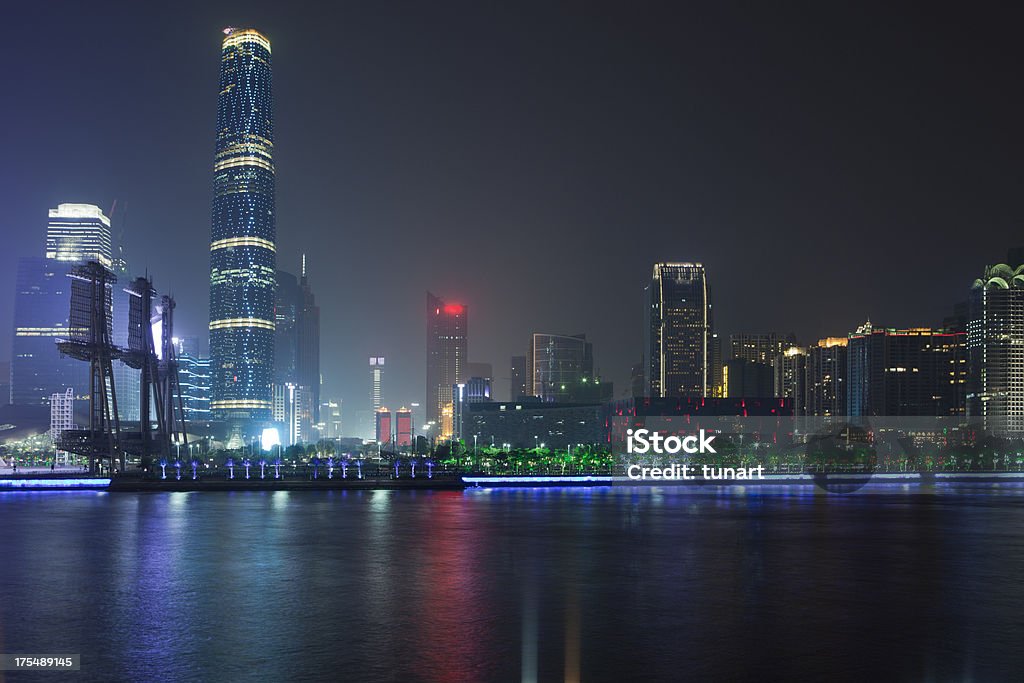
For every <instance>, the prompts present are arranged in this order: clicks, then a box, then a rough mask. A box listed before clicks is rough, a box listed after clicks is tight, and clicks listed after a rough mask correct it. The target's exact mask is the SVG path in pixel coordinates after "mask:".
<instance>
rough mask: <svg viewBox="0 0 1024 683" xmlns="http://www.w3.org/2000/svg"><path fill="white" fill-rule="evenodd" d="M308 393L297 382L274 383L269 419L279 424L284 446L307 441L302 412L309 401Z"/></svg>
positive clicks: (308, 438) (305, 424)
mask: <svg viewBox="0 0 1024 683" xmlns="http://www.w3.org/2000/svg"><path fill="white" fill-rule="evenodd" d="M309 401H310V398H309V393H308V392H307V391H305V390H304V388H303V387H300V386H299V385H297V384H275V385H274V388H273V402H272V404H271V405H272V409H271V419H273V421H274V422H275V423H277V424H278V425H279V433H280V438H281V443H282V444H283V445H285V446H292V445H295V444H302V443H307V442H308V441H309V440H310V434H309V433H308V432H304V431H303V429H308V427H307V423H306V421H305V420H304V419H303V413H304V412H305V411H306V406H307V404H308V403H309Z"/></svg>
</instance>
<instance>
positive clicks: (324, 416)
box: [320, 399, 342, 439]
mask: <svg viewBox="0 0 1024 683" xmlns="http://www.w3.org/2000/svg"><path fill="white" fill-rule="evenodd" d="M320 422H321V423H322V424H323V434H322V436H324V437H326V438H328V439H340V438H341V437H342V431H341V426H342V425H341V399H338V400H337V401H335V400H330V399H328V400H326V401H324V402H323V403H321V404H320Z"/></svg>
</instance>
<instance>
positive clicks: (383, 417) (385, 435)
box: [374, 407, 391, 446]
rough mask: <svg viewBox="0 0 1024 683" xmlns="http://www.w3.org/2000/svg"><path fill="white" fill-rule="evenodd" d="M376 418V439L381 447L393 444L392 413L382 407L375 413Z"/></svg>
mask: <svg viewBox="0 0 1024 683" xmlns="http://www.w3.org/2000/svg"><path fill="white" fill-rule="evenodd" d="M374 415H375V416H376V430H375V434H376V439H377V443H378V444H380V445H381V446H387V445H389V444H390V443H391V411H390V410H388V409H387V408H384V407H381V408H378V409H377V410H376V412H375V413H374Z"/></svg>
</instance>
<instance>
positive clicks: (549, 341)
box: [526, 333, 595, 403]
mask: <svg viewBox="0 0 1024 683" xmlns="http://www.w3.org/2000/svg"><path fill="white" fill-rule="evenodd" d="M526 366H527V367H526V374H527V382H529V392H530V395H531V396H536V397H537V398H539V399H540V400H542V401H546V402H554V403H566V402H569V403H571V402H576V401H579V400H581V395H582V394H589V393H590V392H584V391H582V389H583V386H582V385H583V384H585V383H586V384H591V383H592V382H594V381H595V377H594V345H593V344H591V343H590V342H588V341H587V337H586V335H583V334H577V335H574V336H568V335H564V334H540V333H537V334H534V335H532V336H531V337H530V349H529V353H528V354H527V356H526Z"/></svg>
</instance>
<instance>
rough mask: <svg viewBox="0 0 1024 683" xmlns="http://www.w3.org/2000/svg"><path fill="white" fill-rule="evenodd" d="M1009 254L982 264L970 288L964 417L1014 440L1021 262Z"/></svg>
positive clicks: (1023, 392)
mask: <svg viewBox="0 0 1024 683" xmlns="http://www.w3.org/2000/svg"><path fill="white" fill-rule="evenodd" d="M1013 256H1014V255H1011V258H1010V259H1008V261H1010V263H1009V264H1007V263H1000V264H997V265H994V266H987V267H986V268H985V270H984V272H983V273H982V276H981V277H980V278H978V279H977V280H975V281H974V284H973V286H972V287H971V293H970V300H969V311H968V322H967V350H968V351H967V352H968V359H969V360H968V367H969V383H968V390H967V417H968V419H969V421H970V423H971V424H973V425H977V426H978V427H979V428H980V429H982V430H983V431H984V432H986V433H989V434H996V435H999V436H1005V437H1014V438H1020V437H1021V436H1022V435H1024V264H1020V261H1021V259H1020V258H1019V257H1018V258H1013ZM1013 263H1018V264H1020V265H1017V266H1014V265H1012V264H1013Z"/></svg>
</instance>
